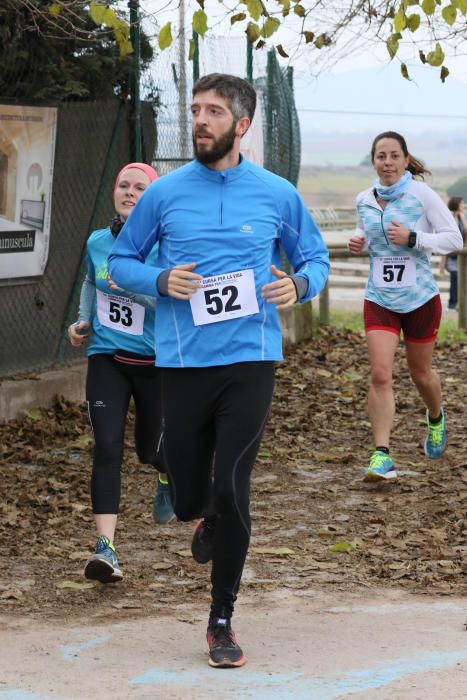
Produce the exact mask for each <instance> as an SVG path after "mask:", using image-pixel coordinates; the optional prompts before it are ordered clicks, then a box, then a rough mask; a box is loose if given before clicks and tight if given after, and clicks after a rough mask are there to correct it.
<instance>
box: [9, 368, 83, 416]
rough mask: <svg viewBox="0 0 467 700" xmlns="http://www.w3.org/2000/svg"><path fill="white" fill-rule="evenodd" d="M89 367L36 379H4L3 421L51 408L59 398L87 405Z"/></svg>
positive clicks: (58, 372) (66, 370)
mask: <svg viewBox="0 0 467 700" xmlns="http://www.w3.org/2000/svg"><path fill="white" fill-rule="evenodd" d="M86 368H87V363H86V361H85V360H83V361H82V362H80V363H79V364H74V365H72V366H69V367H62V368H60V369H52V370H47V371H45V372H41V373H40V374H39V373H38V375H37V377H38V378H37V379H18V380H16V379H5V380H3V381H2V383H1V385H0V421H2V422H3V421H9V420H13V419H14V418H18V417H19V416H20V415H21V414H22V413H24V411H28V410H29V409H31V408H35V407H36V406H40V407H42V408H48V407H49V406H51V405H52V404H53V402H54V399H55V397H56V396H58V395H59V396H63V397H64V398H65V399H67V400H68V401H84V396H85V379H86Z"/></svg>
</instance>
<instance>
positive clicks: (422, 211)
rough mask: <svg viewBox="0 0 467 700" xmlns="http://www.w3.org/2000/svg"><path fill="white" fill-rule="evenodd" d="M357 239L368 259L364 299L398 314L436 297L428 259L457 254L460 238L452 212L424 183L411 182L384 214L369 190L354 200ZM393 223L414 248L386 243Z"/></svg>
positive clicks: (435, 288) (460, 244)
mask: <svg viewBox="0 0 467 700" xmlns="http://www.w3.org/2000/svg"><path fill="white" fill-rule="evenodd" d="M356 206H357V215H358V218H357V229H356V232H355V233H356V235H358V236H365V239H366V246H367V248H368V253H369V255H370V274H369V277H368V281H367V285H366V291H365V298H366V299H369V300H370V301H373V302H375V303H376V304H378V305H379V306H383V307H384V308H387V309H391V310H392V311H396V312H399V313H408V312H409V311H413V310H414V309H417V308H419V307H420V306H422V305H423V304H425V303H426V302H427V301H429V300H430V299H432V298H433V297H434V296H436V294H438V293H439V290H438V286H437V284H436V282H435V280H434V277H433V273H432V271H431V265H430V255H431V254H432V253H438V254H440V255H446V254H448V253H452V252H453V251H456V250H460V249H461V248H462V246H463V241H462V236H461V234H460V232H459V228H458V226H457V224H456V222H455V220H454V217H453V216H452V214H451V212H450V211H449V209H448V208H447V206H446V204H445V203H444V202H443V200H442V199H441V197H440V196H439V195H438V194H436V192H434V191H433V190H432V189H431V188H430V187H428V185H426V184H425V183H424V182H420V181H417V180H412V181H411V182H410V184H409V185H408V187H407V189H406V190H405V191H404V192H403V193H402V194H401V196H400V197H398V198H397V199H395V200H393V201H390V202H388V203H387V205H386V207H385V208H384V210H383V209H382V208H381V207H380V205H379V204H378V202H377V201H376V198H375V193H374V190H373V189H372V188H369V189H367V190H364V191H363V192H360V194H358V195H357V199H356ZM391 222H398V223H400V224H402V225H403V226H405V227H406V228H407V229H408V230H409V231H415V232H416V234H417V242H416V245H415V247H414V248H408V247H407V246H406V245H404V246H402V245H396V244H395V243H391V242H390V240H389V238H388V236H387V230H388V228H389V227H390V225H391Z"/></svg>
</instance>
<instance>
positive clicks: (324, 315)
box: [319, 281, 330, 326]
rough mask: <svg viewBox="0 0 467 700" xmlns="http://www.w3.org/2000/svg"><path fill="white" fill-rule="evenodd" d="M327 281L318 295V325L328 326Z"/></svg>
mask: <svg viewBox="0 0 467 700" xmlns="http://www.w3.org/2000/svg"><path fill="white" fill-rule="evenodd" d="M329 321H330V318H329V281H328V282H326V286H325V287H324V289H323V291H322V292H321V294H320V295H319V325H320V326H329Z"/></svg>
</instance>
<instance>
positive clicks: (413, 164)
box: [371, 131, 431, 179]
mask: <svg viewBox="0 0 467 700" xmlns="http://www.w3.org/2000/svg"><path fill="white" fill-rule="evenodd" d="M381 139H394V140H395V141H398V143H399V145H400V147H401V148H402V152H403V154H404V156H405V157H406V158H408V159H409V164H408V166H407V170H408V171H409V172H411V173H412V175H420V176H421V178H422V179H423V176H424V175H431V172H430V171H429V170H427V168H425V166H424V164H423V163H422V162H421V161H420V160H418V158H415V156H413V155H411V154H410V153H409V149H408V148H407V143H406V140H405V138H404V137H403V136H401V134H398V133H397V131H383V133H382V134H378V136H376V138H375V139H374V140H373V144H372V146H371V162H372V163H374V161H375V152H376V146H377V144H378V141H381Z"/></svg>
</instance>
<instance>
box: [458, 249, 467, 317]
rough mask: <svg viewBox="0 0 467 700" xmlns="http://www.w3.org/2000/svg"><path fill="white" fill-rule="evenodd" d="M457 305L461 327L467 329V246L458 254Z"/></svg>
mask: <svg viewBox="0 0 467 700" xmlns="http://www.w3.org/2000/svg"><path fill="white" fill-rule="evenodd" d="M457 305H458V309H459V316H458V325H459V328H462V329H463V330H467V248H464V250H462V251H461V252H460V253H458V254H457Z"/></svg>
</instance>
